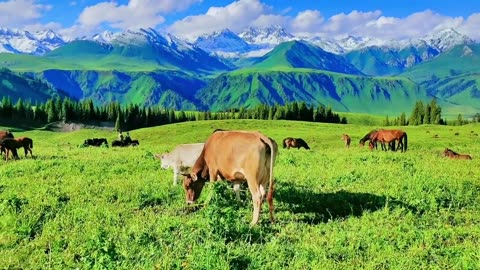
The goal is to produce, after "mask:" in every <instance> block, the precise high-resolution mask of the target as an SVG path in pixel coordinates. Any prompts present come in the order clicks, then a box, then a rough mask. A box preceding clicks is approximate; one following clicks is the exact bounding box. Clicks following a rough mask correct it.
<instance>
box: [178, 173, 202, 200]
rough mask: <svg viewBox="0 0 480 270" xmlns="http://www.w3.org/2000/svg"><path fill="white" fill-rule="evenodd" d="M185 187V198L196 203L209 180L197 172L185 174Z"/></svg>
mask: <svg viewBox="0 0 480 270" xmlns="http://www.w3.org/2000/svg"><path fill="white" fill-rule="evenodd" d="M183 176H184V179H183V189H184V190H185V200H186V201H187V203H188V204H192V203H194V202H195V201H196V200H197V199H198V197H200V194H201V193H202V190H203V186H204V185H205V182H206V181H207V180H206V179H204V178H201V177H198V176H197V174H195V173H191V174H183Z"/></svg>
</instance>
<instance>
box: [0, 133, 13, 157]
mask: <svg viewBox="0 0 480 270" xmlns="http://www.w3.org/2000/svg"><path fill="white" fill-rule="evenodd" d="M5 138H13V133H11V132H10V131H8V130H6V131H3V130H0V142H2V141H3V140H4V139H5ZM3 153H5V149H4V148H3V147H2V146H1V145H0V154H3Z"/></svg>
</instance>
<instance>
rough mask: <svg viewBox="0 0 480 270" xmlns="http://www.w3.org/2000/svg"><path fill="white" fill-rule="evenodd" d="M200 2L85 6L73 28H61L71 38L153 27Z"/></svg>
mask: <svg viewBox="0 0 480 270" xmlns="http://www.w3.org/2000/svg"><path fill="white" fill-rule="evenodd" d="M201 1H202V0H163V1H158V0H129V1H128V3H127V4H124V5H122V4H119V3H117V2H114V1H110V2H100V3H97V4H95V5H93V6H88V7H86V8H85V9H83V11H82V12H81V13H80V15H79V17H78V19H77V22H76V23H75V25H73V26H72V27H70V28H69V29H64V33H65V34H68V33H70V34H71V35H78V34H80V33H82V34H84V35H85V34H91V33H93V32H95V31H97V32H98V30H101V28H103V26H105V25H106V26H109V27H110V28H116V29H120V30H124V29H128V28H140V27H156V26H158V25H159V24H161V23H163V22H164V21H165V18H164V17H163V15H164V14H167V13H169V12H174V11H181V10H184V9H186V8H188V7H190V6H191V5H193V4H195V3H198V2H201Z"/></svg>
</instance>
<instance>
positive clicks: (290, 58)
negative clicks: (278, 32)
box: [251, 41, 361, 75]
mask: <svg viewBox="0 0 480 270" xmlns="http://www.w3.org/2000/svg"><path fill="white" fill-rule="evenodd" d="M256 61H257V63H256V64H254V65H252V66H251V68H257V69H272V68H273V69H276V68H279V67H287V68H310V69H319V70H325V71H333V72H339V73H346V74H356V75H359V74H361V72H360V71H358V70H357V69H356V68H355V67H353V66H352V65H351V64H350V63H348V62H347V61H345V59H344V58H343V57H341V56H338V55H335V54H332V53H329V52H326V51H324V50H322V49H321V48H319V47H317V46H313V45H310V44H307V43H305V42H301V41H289V42H284V43H281V44H280V45H278V46H276V47H275V49H273V50H272V51H271V52H269V53H267V54H266V55H265V56H263V57H260V58H259V59H258V60H256Z"/></svg>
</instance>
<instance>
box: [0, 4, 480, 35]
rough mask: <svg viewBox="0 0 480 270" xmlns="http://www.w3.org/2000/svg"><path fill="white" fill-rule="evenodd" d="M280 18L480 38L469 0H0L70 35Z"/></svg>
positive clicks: (371, 31)
mask: <svg viewBox="0 0 480 270" xmlns="http://www.w3.org/2000/svg"><path fill="white" fill-rule="evenodd" d="M267 25H280V26H282V27H284V28H285V29H286V30H287V31H289V32H291V33H293V34H297V35H303V36H328V37H341V36H346V35H354V36H369V37H373V38H394V39H403V38H415V37H422V36H425V35H428V34H431V33H433V32H435V31H438V30H441V29H444V28H455V29H456V30H457V31H459V32H461V33H463V34H467V35H469V36H470V37H472V38H474V39H480V34H479V33H477V32H478V30H477V29H478V27H477V26H479V25H480V1H474V0H472V1H470V0H463V1H462V0H456V1H454V0H399V1H388V0H337V1H331V0H293V1H292V0H237V1H232V0H228V1H227V0H116V1H111V0H107V1H102V0H0V26H5V27H12V28H18V29H26V30H32V31H33V30H38V29H47V28H49V29H52V30H55V31H59V32H60V33H62V34H64V35H67V36H71V37H75V36H82V35H92V34H94V33H98V32H101V31H104V30H113V31H120V30H124V29H127V28H139V27H152V28H155V29H158V30H161V31H166V32H171V33H173V34H175V35H177V36H180V37H184V38H191V39H193V38H195V37H196V36H198V35H200V34H202V33H209V32H212V31H215V30H220V29H223V28H229V29H231V30H232V31H234V32H240V31H241V30H242V29H244V28H245V27H247V26H267Z"/></svg>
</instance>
